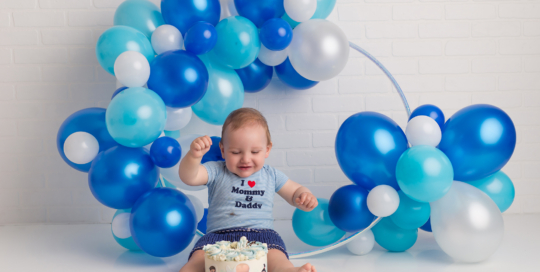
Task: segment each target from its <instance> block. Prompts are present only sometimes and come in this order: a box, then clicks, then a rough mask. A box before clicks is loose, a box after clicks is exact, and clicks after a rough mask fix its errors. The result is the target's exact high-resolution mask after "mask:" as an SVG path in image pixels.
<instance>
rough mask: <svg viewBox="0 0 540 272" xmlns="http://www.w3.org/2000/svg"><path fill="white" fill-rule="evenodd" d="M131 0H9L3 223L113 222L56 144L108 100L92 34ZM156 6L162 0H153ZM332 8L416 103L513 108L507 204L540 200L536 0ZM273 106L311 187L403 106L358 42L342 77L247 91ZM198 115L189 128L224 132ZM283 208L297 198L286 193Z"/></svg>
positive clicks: (5, 14) (321, 184)
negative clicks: (342, 133) (361, 126)
mask: <svg viewBox="0 0 540 272" xmlns="http://www.w3.org/2000/svg"><path fill="white" fill-rule="evenodd" d="M121 2H122V0H61V1H58V0H0V138H1V140H0V225H1V224H24V223H77V222H90V223H96V222H110V220H111V217H112V214H113V213H114V211H113V210H111V209H108V208H105V207H104V206H103V205H101V204H99V203H98V202H97V201H96V200H95V199H94V198H93V197H92V195H91V193H90V191H89V188H88V183H87V175H86V174H85V173H81V172H78V171H75V170H73V169H71V168H70V167H69V166H67V165H66V164H65V163H64V162H63V161H62V159H61V158H60V156H59V155H58V153H57V151H56V143H55V138H56V132H57V130H58V127H59V125H60V124H61V123H62V121H63V120H64V119H65V118H66V117H67V116H69V115H70V114H71V113H73V112H74V111H77V110H80V109H82V108H87V107H92V106H101V107H106V106H107V105H108V103H109V99H110V95H111V94H112V92H114V90H115V79H114V77H112V76H111V75H109V74H108V73H106V72H105V71H103V69H102V68H101V67H100V66H99V64H98V63H97V60H96V57H95V48H94V47H95V43H96V41H97V39H98V38H99V35H100V34H101V33H103V31H105V30H106V29H107V28H108V27H110V26H112V23H113V16H114V11H115V9H116V7H118V5H119V4H120V3H121ZM152 2H153V3H155V4H158V5H159V2H160V1H159V0H152ZM329 20H331V21H333V22H335V23H337V24H338V25H340V26H341V27H342V29H343V30H344V31H345V33H346V34H347V35H348V37H349V39H350V40H351V41H353V42H355V43H357V44H359V45H360V46H361V47H363V48H364V49H366V50H367V51H368V52H370V53H371V54H372V55H374V56H376V57H377V58H379V60H380V61H381V62H382V63H383V64H384V65H385V66H386V67H387V68H388V69H389V70H390V71H391V72H392V73H393V74H394V76H395V78H396V80H397V81H398V82H399V84H400V86H401V87H402V89H403V90H404V91H405V93H406V95H407V98H408V100H409V103H410V105H411V108H413V109H414V108H415V107H417V106H418V105H421V104H425V103H433V104H436V105H438V106H439V107H441V108H442V109H443V110H444V112H445V114H446V116H447V117H449V116H451V114H453V113H454V112H456V111H457V110H459V109H461V108H462V107H464V106H467V105H471V104H476V103H489V104H493V105H496V106H498V107H501V108H503V109H504V110H505V111H506V112H507V113H508V114H509V115H510V116H511V117H512V119H513V121H514V123H515V124H516V127H517V131H518V145H517V148H516V152H515V156H514V157H513V159H512V160H511V161H510V163H509V164H508V165H507V166H506V167H505V168H504V171H505V172H506V173H507V174H508V175H509V176H510V177H511V178H512V180H513V181H514V184H515V187H516V200H515V203H514V205H513V206H512V207H511V209H510V210H509V212H511V213H532V212H540V205H539V204H540V186H539V185H538V184H540V183H539V180H540V156H539V155H538V154H539V152H540V4H539V3H538V2H537V1H528V0H512V1H510V0H503V1H497V0H487V1H473V0H464V1H452V0H446V1H445V0H364V1H363V0H338V1H337V7H336V9H335V10H334V12H333V13H332V14H331V15H330V16H329ZM245 106H250V107H255V108H258V109H259V110H261V111H262V112H263V113H264V114H265V115H266V117H267V119H268V121H269V125H270V128H271V132H272V137H273V140H274V149H273V151H272V153H271V155H270V157H269V158H268V160H267V162H268V163H269V164H271V165H273V166H275V167H277V168H279V169H281V170H283V171H284V172H285V173H286V174H287V175H289V176H290V177H291V178H292V179H294V180H296V181H298V182H299V183H302V184H304V185H306V186H308V187H309V188H310V189H311V190H312V191H313V192H314V193H315V195H317V196H319V197H326V198H329V197H330V195H331V193H332V192H333V191H335V190H336V189H337V188H339V187H340V186H342V185H345V184H349V183H350V182H349V181H348V180H347V178H346V177H345V175H344V174H343V173H342V172H341V170H340V169H339V166H338V165H337V162H336V158H335V153H334V150H333V146H334V141H335V135H336V132H337V130H338V129H339V125H340V124H341V123H342V122H343V121H344V120H345V119H346V118H347V117H348V116H350V115H351V114H354V113H356V112H358V111H363V110H371V111H378V112H380V113H382V114H385V115H387V116H390V117H392V118H394V120H396V122H398V124H400V125H401V126H402V127H403V126H404V125H405V124H406V120H407V119H406V115H405V112H404V109H403V105H402V103H401V101H400V99H399V97H398V95H397V94H396V92H395V91H394V90H393V87H392V85H391V84H390V82H389V81H388V80H387V79H386V78H385V77H384V75H382V74H381V72H380V70H379V69H378V68H377V67H376V66H375V65H373V64H372V63H371V62H370V61H369V60H367V59H366V58H364V57H363V56H362V55H361V54H359V53H357V52H354V51H351V55H350V58H349V63H348V64H347V67H346V68H345V70H344V71H343V72H342V73H341V75H340V76H338V77H337V78H335V79H332V80H329V81H326V82H321V83H319V85H317V86H316V87H314V88H312V89H310V90H304V91H298V90H291V89H289V88H286V87H284V85H283V84H282V83H281V82H279V81H278V80H274V81H273V82H272V84H271V85H270V86H269V87H268V89H267V90H264V91H263V92H261V93H257V94H246V98H245ZM220 132H221V129H220V127H218V126H212V125H208V124H205V123H203V122H202V121H200V120H199V119H198V118H194V119H193V121H192V122H191V123H190V124H189V125H188V126H187V127H186V128H185V129H184V130H183V131H182V133H183V134H188V133H200V134H210V135H219V133H220ZM276 211H279V212H275V217H276V218H290V217H291V216H292V212H293V208H292V207H290V206H289V205H288V204H286V203H285V202H284V201H283V200H281V199H280V198H279V197H276Z"/></svg>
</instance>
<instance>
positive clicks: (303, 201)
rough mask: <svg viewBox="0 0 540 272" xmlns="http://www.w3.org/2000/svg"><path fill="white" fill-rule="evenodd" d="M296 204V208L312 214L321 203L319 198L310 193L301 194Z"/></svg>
mask: <svg viewBox="0 0 540 272" xmlns="http://www.w3.org/2000/svg"><path fill="white" fill-rule="evenodd" d="M294 202H295V203H296V206H297V207H298V209H300V210H302V211H305V212H310V211H312V210H313V209H315V207H317V205H319V202H318V201H317V198H316V197H315V196H314V195H313V194H312V193H310V192H303V193H301V194H300V195H299V196H298V197H297V198H296V199H295V200H294Z"/></svg>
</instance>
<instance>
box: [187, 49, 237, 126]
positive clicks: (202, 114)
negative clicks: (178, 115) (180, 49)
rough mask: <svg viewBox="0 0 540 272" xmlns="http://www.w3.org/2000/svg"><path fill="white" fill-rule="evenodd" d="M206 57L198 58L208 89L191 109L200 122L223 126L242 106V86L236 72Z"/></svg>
mask: <svg viewBox="0 0 540 272" xmlns="http://www.w3.org/2000/svg"><path fill="white" fill-rule="evenodd" d="M207 55H208V54H205V55H200V56H199V58H200V59H201V60H202V61H203V63H204V65H205V66H206V69H207V70H208V75H209V77H208V88H207V89H206V94H205V95H204V96H203V98H202V99H201V100H200V101H199V102H197V103H196V104H195V105H193V106H191V109H192V110H193V113H195V115H197V116H198V117H199V118H201V120H203V121H205V122H207V123H209V124H212V125H223V123H224V122H225V119H226V118H227V116H228V115H229V113H231V112H232V111H234V110H236V109H239V108H241V107H242V105H243V104H244V85H243V84H242V80H241V79H240V77H239V76H238V74H237V73H236V71H234V70H233V69H230V68H228V67H226V66H225V65H222V64H221V63H218V62H216V61H213V60H210V59H209V57H208V56H207Z"/></svg>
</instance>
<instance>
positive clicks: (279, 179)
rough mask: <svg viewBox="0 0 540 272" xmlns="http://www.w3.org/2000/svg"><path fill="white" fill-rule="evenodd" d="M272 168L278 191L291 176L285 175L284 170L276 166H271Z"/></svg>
mask: <svg viewBox="0 0 540 272" xmlns="http://www.w3.org/2000/svg"><path fill="white" fill-rule="evenodd" d="M270 169H271V172H273V174H274V177H275V178H276V193H277V192H278V191H279V190H280V189H281V187H283V185H285V183H286V182H287V180H289V177H287V175H285V174H284V173H283V172H281V171H279V170H277V169H276V168H274V167H271V166H270Z"/></svg>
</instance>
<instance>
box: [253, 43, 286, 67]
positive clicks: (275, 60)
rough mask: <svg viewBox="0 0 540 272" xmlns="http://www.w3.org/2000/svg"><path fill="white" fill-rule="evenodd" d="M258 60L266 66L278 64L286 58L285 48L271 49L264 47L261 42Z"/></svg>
mask: <svg viewBox="0 0 540 272" xmlns="http://www.w3.org/2000/svg"><path fill="white" fill-rule="evenodd" d="M258 57H259V60H260V61H261V62H262V63H264V64H266V65H268V66H278V65H280V64H282V63H283V62H284V61H285V60H286V59H287V48H285V49H283V50H281V51H273V50H270V49H268V48H266V47H265V46H264V45H263V44H262V43H261V50H259V56H258Z"/></svg>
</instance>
